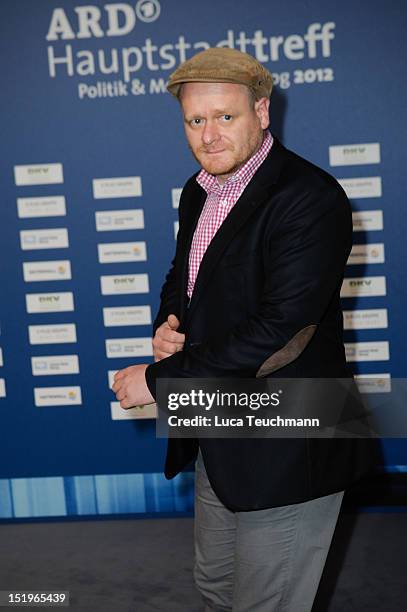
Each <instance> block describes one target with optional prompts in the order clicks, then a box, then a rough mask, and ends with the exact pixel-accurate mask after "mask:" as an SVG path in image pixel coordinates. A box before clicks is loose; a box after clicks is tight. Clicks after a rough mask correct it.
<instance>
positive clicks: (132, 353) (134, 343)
mask: <svg viewBox="0 0 407 612" xmlns="http://www.w3.org/2000/svg"><path fill="white" fill-rule="evenodd" d="M105 342H106V357H109V358H115V357H152V356H153V346H152V343H151V338H150V337H149V338H112V339H110V340H105Z"/></svg>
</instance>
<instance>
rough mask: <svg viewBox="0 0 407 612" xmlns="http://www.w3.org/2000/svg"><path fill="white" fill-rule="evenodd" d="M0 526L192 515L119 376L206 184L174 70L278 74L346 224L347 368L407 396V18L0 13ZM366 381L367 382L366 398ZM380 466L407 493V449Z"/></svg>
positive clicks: (180, 8) (294, 0) (72, 7)
mask: <svg viewBox="0 0 407 612" xmlns="http://www.w3.org/2000/svg"><path fill="white" fill-rule="evenodd" d="M1 10H2V19H1V24H2V25H1V43H0V44H1V54H0V58H1V59H0V61H1V72H0V76H1V89H2V94H1V117H2V121H1V124H2V125H1V131H2V132H1V141H0V142H1V145H0V146H1V153H2V154H1V165H0V182H1V195H2V197H1V207H0V227H1V241H0V261H1V287H2V299H1V301H0V324H1V335H0V347H1V349H2V350H1V353H0V358H1V360H0V364H1V365H0V431H1V444H0V518H7V519H10V518H14V517H15V518H22V517H34V516H39V517H41V516H44V517H45V516H64V515H92V514H112V513H123V512H125V513H133V512H134V513H145V512H188V511H190V509H191V507H192V505H191V504H192V476H191V474H184V475H182V476H180V477H178V478H177V479H175V480H174V481H171V482H167V481H165V479H164V478H163V476H162V475H161V471H162V467H163V459H164V452H165V442H164V441H163V440H160V439H156V437H155V422H154V419H153V418H151V417H153V416H154V414H153V412H152V411H151V409H149V410H146V409H143V408H135V409H133V410H132V411H131V412H130V413H129V414H127V413H126V417H127V418H123V414H122V412H120V410H119V409H118V407H117V404H115V403H113V404H112V402H114V399H115V398H114V395H113V394H112V392H111V391H110V390H109V386H108V372H109V371H110V372H112V371H113V372H114V371H116V370H117V369H120V368H123V367H125V366H127V365H130V364H132V363H143V362H146V361H151V349H150V338H151V317H154V314H155V312H156V310H157V307H158V296H159V291H160V287H161V284H162V281H163V277H164V275H165V273H166V271H167V269H168V266H169V262H170V259H171V257H172V254H173V251H174V247H175V240H174V236H175V232H176V221H177V210H176V206H177V199H178V197H179V191H178V190H179V189H180V188H181V187H182V185H183V184H184V183H185V181H186V179H187V178H188V177H189V176H190V174H192V173H193V172H195V171H196V169H197V167H196V163H195V162H194V160H193V159H192V157H191V155H190V153H189V151H188V148H187V146H186V144H185V141H184V135H183V127H182V121H181V117H180V112H179V108H178V105H177V103H176V102H175V101H174V100H173V99H172V98H171V97H170V95H169V94H168V93H166V92H165V89H164V85H165V82H166V80H167V78H168V75H169V74H170V72H171V71H172V70H173V69H174V68H175V66H176V65H178V63H179V62H180V61H182V60H183V59H185V58H189V57H191V55H193V54H194V53H195V52H197V51H199V50H202V49H204V48H206V47H207V46H209V45H210V46H214V45H217V44H219V45H223V46H226V45H227V46H234V47H235V48H237V49H241V50H243V51H244V50H246V51H247V52H249V53H251V54H253V55H255V56H256V57H257V58H258V59H259V60H260V61H262V62H263V63H264V64H265V65H266V66H267V68H269V70H270V71H271V72H272V73H273V76H274V80H275V90H274V93H273V95H272V102H271V121H272V131H273V132H274V133H275V134H276V135H277V136H279V137H280V138H281V139H282V140H283V142H284V144H285V145H286V146H288V147H289V148H292V149H294V150H295V151H296V152H298V153H299V154H301V155H303V156H304V157H306V158H307V159H310V160H311V161H313V162H314V163H316V164H318V165H320V166H322V167H323V168H325V169H327V170H328V171H329V172H331V173H332V174H334V175H335V176H336V177H337V178H338V179H340V180H341V182H342V184H343V185H344V187H345V189H346V190H347V192H348V194H349V196H350V198H351V201H352V206H353V209H354V212H355V217H354V221H355V224H354V227H355V240H354V242H355V244H357V245H358V246H357V247H355V249H354V251H353V252H352V257H351V258H350V261H349V265H348V267H347V272H346V277H347V279H346V280H345V283H344V289H343V306H344V309H345V311H346V312H345V321H346V327H347V328H348V329H347V330H346V338H345V340H346V343H347V346H346V349H347V354H348V358H349V361H350V362H351V364H352V366H353V367H354V370H355V373H356V374H358V375H359V376H360V379H359V381H360V384H361V388H363V390H364V391H366V392H369V391H379V392H381V393H387V396H386V398H388V400H386V401H389V402H390V401H391V385H392V380H394V379H398V378H402V377H404V376H405V357H404V353H405V345H406V335H407V334H406V331H405V326H404V325H403V322H404V321H403V316H404V312H405V303H404V298H405V287H406V269H405V267H404V265H403V262H404V256H405V236H406V234H407V220H406V216H405V215H404V214H403V204H404V197H403V195H404V194H405V193H406V183H407V173H406V172H405V170H404V163H403V158H404V148H405V143H404V142H403V137H404V135H405V133H406V127H407V126H406V114H405V108H406V103H407V100H406V98H407V96H406V93H407V85H406V82H405V78H404V74H405V57H406V37H405V32H406V27H407V23H406V22H407V19H406V16H407V10H406V8H405V3H404V2H402V1H401V0H400V1H396V0H390V1H388V2H386V3H383V2H379V1H376V0H362V1H361V2H359V3H357V4H355V3H353V2H345V3H341V4H338V3H337V2H333V1H332V0H320V1H316V0H313V1H312V2H310V1H304V0H289V1H288V2H285V3H281V2H277V0H267V1H266V0H259V1H258V2H256V3H254V4H250V3H249V4H248V3H247V2H236V1H233V2H232V1H231V0H217V1H216V2H214V1H213V0H209V1H208V2H205V3H200V2H199V3H198V2H196V3H191V2H189V1H187V0H177V1H176V2H173V1H171V0H160V1H159V0H138V2H131V3H110V4H106V5H104V3H103V2H100V1H96V0H92V4H91V5H89V4H86V6H85V5H82V4H79V3H78V4H77V3H76V2H73V1H72V2H67V1H64V0H60V1H58V2H53V1H49V0H42V1H41V2H40V1H33V0H13V1H11V0H5V1H3V2H2V5H1ZM366 375H371V376H366ZM383 447H384V457H385V466H386V469H387V470H390V471H403V470H404V471H405V469H406V467H405V466H406V465H407V445H406V443H405V441H404V440H401V439H398V440H395V439H393V440H385V441H384V443H383Z"/></svg>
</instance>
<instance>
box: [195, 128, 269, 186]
mask: <svg viewBox="0 0 407 612" xmlns="http://www.w3.org/2000/svg"><path fill="white" fill-rule="evenodd" d="M263 138H264V133H263V130H262V132H261V134H259V135H256V138H253V141H252V142H250V144H249V147H248V148H247V149H246V152H245V154H244V155H242V156H241V157H240V158H238V159H234V160H231V161H230V163H229V164H227V165H225V166H224V167H221V168H218V169H216V166H215V168H214V167H213V166H211V164H210V163H207V161H206V158H205V150H203V151H202V152H201V150H198V151H197V152H195V151H194V149H193V148H192V147H191V145H190V144H188V146H189V149H190V151H191V153H192V155H193V156H194V158H195V159H196V161H197V162H198V164H199V165H200V166H201V167H202V168H203V169H204V170H206V172H208V174H212V175H213V176H216V177H225V180H226V179H227V178H228V177H230V176H232V174H234V173H235V172H237V171H238V170H239V168H241V167H242V166H244V164H245V163H246V162H247V161H248V160H249V159H250V158H251V157H252V156H253V155H254V154H255V153H256V152H257V151H258V150H259V149H260V147H261V145H262V143H263ZM227 150H228V151H231V152H232V153H233V151H234V148H228V149H227ZM215 163H216V162H215Z"/></svg>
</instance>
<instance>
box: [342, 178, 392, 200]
mask: <svg viewBox="0 0 407 612" xmlns="http://www.w3.org/2000/svg"><path fill="white" fill-rule="evenodd" d="M338 183H339V184H340V185H341V186H342V188H343V189H344V190H345V192H346V195H347V196H348V198H355V199H357V198H380V197H381V195H382V179H381V177H380V176H366V177H360V178H343V179H338Z"/></svg>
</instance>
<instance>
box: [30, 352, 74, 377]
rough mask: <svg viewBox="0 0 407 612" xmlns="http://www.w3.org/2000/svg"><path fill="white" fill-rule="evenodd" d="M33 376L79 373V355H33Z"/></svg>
mask: <svg viewBox="0 0 407 612" xmlns="http://www.w3.org/2000/svg"><path fill="white" fill-rule="evenodd" d="M31 369H32V373H33V376H53V375H57V374H58V375H59V374H79V359H78V355H43V356H41V357H31Z"/></svg>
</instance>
